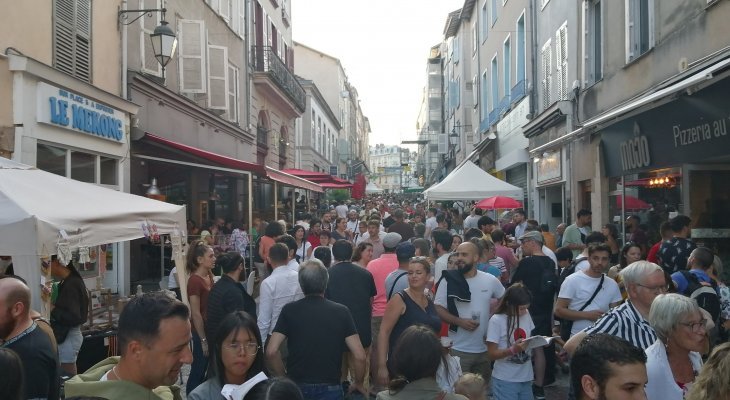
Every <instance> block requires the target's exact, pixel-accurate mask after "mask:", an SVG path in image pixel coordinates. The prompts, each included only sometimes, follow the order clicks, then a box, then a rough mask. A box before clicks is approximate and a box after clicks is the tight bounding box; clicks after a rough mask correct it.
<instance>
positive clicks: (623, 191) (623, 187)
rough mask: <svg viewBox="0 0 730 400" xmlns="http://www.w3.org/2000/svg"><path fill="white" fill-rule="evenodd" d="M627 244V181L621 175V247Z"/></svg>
mask: <svg viewBox="0 0 730 400" xmlns="http://www.w3.org/2000/svg"><path fill="white" fill-rule="evenodd" d="M625 244H626V180H625V179H624V176H623V175H621V246H622V247H623V245H625Z"/></svg>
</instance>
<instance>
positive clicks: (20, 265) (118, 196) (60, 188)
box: [0, 157, 187, 316]
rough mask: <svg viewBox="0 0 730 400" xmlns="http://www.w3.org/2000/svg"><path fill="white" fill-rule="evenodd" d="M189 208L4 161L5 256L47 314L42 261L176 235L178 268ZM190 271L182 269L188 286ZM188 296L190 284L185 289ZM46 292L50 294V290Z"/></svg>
mask: <svg viewBox="0 0 730 400" xmlns="http://www.w3.org/2000/svg"><path fill="white" fill-rule="evenodd" d="M185 222H186V221H185V207H184V206H177V205H174V204H168V203H164V202H161V201H157V200H152V199H148V198H145V197H141V196H136V195H131V194H128V193H123V192H118V191H115V190H111V189H107V188H104V187H102V186H98V185H93V184H89V183H84V182H80V181H76V180H73V179H68V178H65V177H62V176H59V175H55V174H52V173H49V172H45V171H42V170H39V169H37V168H35V167H31V166H28V165H25V164H21V163H18V162H15V161H11V160H8V159H5V158H2V157H0V255H9V256H12V258H13V266H14V269H15V273H16V274H17V275H19V276H21V277H23V278H24V279H26V281H27V282H28V286H29V287H30V288H31V292H32V307H33V308H34V309H36V310H38V311H40V312H41V314H44V315H46V316H47V314H48V312H49V311H48V310H49V307H48V305H49V301H50V299H49V296H48V295H47V294H48V292H49V290H48V289H49V288H50V276H49V273H50V272H49V271H43V269H42V267H41V260H42V259H47V258H48V257H50V256H51V255H54V254H55V255H58V256H59V258H60V259H61V260H64V261H65V260H70V257H71V253H73V252H77V257H83V258H88V257H89V256H90V255H89V249H90V248H92V247H93V246H100V245H105V244H109V243H116V242H123V241H128V240H132V239H137V238H141V237H145V236H148V237H151V238H153V239H154V238H155V237H159V235H170V240H171V245H172V247H173V257H174V258H175V261H176V265H184V260H185V258H184V248H183V244H184V243H185V242H186V241H185V231H184V229H185ZM184 270H185V269H184V268H180V269H179V271H178V272H179V273H180V281H181V282H185V281H186V276H184V275H185V273H184ZM180 286H181V289H182V290H183V298H187V296H186V294H185V293H184V291H185V285H184V284H183V285H180ZM44 288H45V289H46V290H44Z"/></svg>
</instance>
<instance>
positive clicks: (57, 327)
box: [51, 323, 71, 344]
mask: <svg viewBox="0 0 730 400" xmlns="http://www.w3.org/2000/svg"><path fill="white" fill-rule="evenodd" d="M51 329H53V336H54V337H55V338H56V343H57V344H61V343H63V342H64V340H66V336H68V333H69V332H70V331H71V327H70V326H67V325H61V324H54V323H51Z"/></svg>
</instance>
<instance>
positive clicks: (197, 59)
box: [178, 19, 207, 93]
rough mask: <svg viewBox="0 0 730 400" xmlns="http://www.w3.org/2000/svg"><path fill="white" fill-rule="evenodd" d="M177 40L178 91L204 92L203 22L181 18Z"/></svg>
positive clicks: (204, 47) (205, 81)
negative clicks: (178, 49)
mask: <svg viewBox="0 0 730 400" xmlns="http://www.w3.org/2000/svg"><path fill="white" fill-rule="evenodd" d="M178 42H179V43H178V44H179V47H180V51H179V56H178V57H179V62H178V63H179V66H180V67H179V68H180V92H181V93H205V89H206V83H207V80H206V79H205V50H206V43H205V22H204V21H196V20H189V19H187V20H186V19H181V20H180V23H179V26H178Z"/></svg>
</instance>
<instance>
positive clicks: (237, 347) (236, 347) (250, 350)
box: [223, 343, 261, 356]
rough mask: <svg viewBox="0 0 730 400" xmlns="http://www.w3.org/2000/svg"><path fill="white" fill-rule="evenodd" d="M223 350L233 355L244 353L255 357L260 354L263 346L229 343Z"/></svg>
mask: <svg viewBox="0 0 730 400" xmlns="http://www.w3.org/2000/svg"><path fill="white" fill-rule="evenodd" d="M223 348H224V349H226V350H228V351H230V352H231V353H240V352H243V354H245V355H247V356H254V355H256V353H258V352H259V349H260V348H261V346H259V345H258V344H256V343H228V344H224V345H223Z"/></svg>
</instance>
